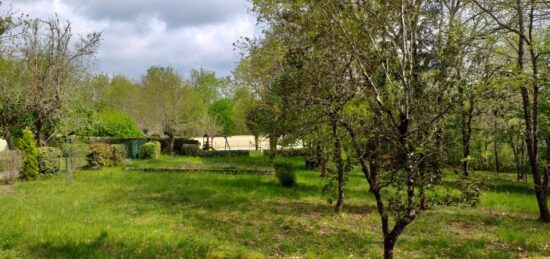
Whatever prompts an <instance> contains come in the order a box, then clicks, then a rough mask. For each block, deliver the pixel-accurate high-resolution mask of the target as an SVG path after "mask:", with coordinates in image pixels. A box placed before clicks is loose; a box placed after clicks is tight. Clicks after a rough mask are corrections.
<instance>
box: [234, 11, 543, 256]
mask: <svg viewBox="0 0 550 259" xmlns="http://www.w3.org/2000/svg"><path fill="white" fill-rule="evenodd" d="M252 3H253V8H252V12H253V13H254V14H255V15H256V16H257V19H258V23H259V24H261V25H262V27H263V28H264V30H263V31H262V32H263V33H262V35H261V36H260V37H257V38H243V39H242V40H241V41H240V42H238V43H237V46H238V47H239V48H240V50H242V54H243V58H242V60H241V62H240V64H239V66H238V67H237V71H240V73H239V78H240V79H241V80H242V82H243V83H244V84H246V85H247V86H248V87H249V88H250V89H253V91H254V93H255V94H256V96H257V97H258V101H257V104H256V109H254V111H253V112H252V113H251V115H250V116H251V118H253V119H252V120H251V121H255V122H257V125H259V126H258V128H259V130H260V131H261V132H262V133H264V134H267V135H268V136H269V137H270V140H272V141H274V142H276V141H283V142H285V141H286V142H293V141H296V140H302V141H304V145H305V146H306V147H307V148H308V149H309V150H310V153H311V154H312V157H313V158H312V160H314V161H315V162H317V163H318V164H319V167H320V169H321V175H322V176H329V177H330V179H332V181H333V182H334V184H332V185H331V186H332V187H331V188H333V189H334V192H335V193H336V194H337V195H336V196H337V198H336V204H335V211H336V212H340V211H341V210H342V207H343V206H344V194H345V183H346V181H347V174H348V172H349V171H350V169H351V168H352V167H354V166H357V167H359V168H360V170H361V172H362V173H363V175H364V178H365V180H366V183H367V184H368V186H369V191H370V192H371V193H372V195H373V197H374V198H375V200H376V206H377V210H378V212H379V214H380V220H381V221H380V224H381V233H382V236H383V238H384V254H385V257H386V258H391V257H392V256H393V248H394V246H395V244H396V241H397V239H398V238H399V236H400V235H401V233H403V231H404V230H405V228H406V227H407V226H408V225H409V224H411V223H412V222H413V221H414V220H415V219H416V218H417V217H418V216H419V215H421V214H422V212H423V211H425V210H428V209H431V208H435V207H437V206H443V205H456V204H460V203H465V202H466V203H471V204H475V203H476V202H478V201H479V187H477V185H476V183H475V180H474V179H473V178H472V177H471V176H470V172H471V171H472V170H492V171H497V172H498V171H501V172H502V171H507V170H515V171H517V173H518V180H520V179H521V180H525V181H526V179H527V175H528V174H529V175H530V178H531V179H532V182H533V188H534V194H535V198H536V200H537V204H538V207H539V212H540V213H539V220H540V221H541V222H545V223H548V222H550V213H549V210H548V204H547V201H548V191H549V188H550V187H549V177H550V167H549V164H550V134H549V133H550V127H549V120H550V114H549V112H548V111H549V106H550V91H549V90H548V86H549V83H550V81H549V79H550V77H549V75H550V62H549V61H550V52H549V50H550V30H549V27H548V20H549V16H550V5H548V3H546V2H540V1H528V0H517V1H505V0H441V1H427V0H388V1H372V0H359V1H357V0H341V1H298V0H275V1H265V0H254V1H252ZM252 115H255V116H252ZM444 169H452V170H453V171H455V173H456V174H457V177H455V178H456V181H454V183H453V186H452V187H450V186H449V184H448V183H446V184H443V182H442V176H443V172H444ZM453 190H454V191H453ZM457 193H459V194H457Z"/></svg>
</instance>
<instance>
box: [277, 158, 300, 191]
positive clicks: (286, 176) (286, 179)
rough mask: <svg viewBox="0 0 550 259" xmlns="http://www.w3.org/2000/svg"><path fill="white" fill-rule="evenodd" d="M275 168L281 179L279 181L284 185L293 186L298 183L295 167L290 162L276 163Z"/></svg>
mask: <svg viewBox="0 0 550 259" xmlns="http://www.w3.org/2000/svg"><path fill="white" fill-rule="evenodd" d="M273 168H274V169H275V175H276V176H277V178H278V179H279V182H280V183H281V185H282V186H284V187H291V186H293V185H294V184H296V173H295V172H294V168H293V167H292V165H291V164H289V163H275V164H274V165H273Z"/></svg>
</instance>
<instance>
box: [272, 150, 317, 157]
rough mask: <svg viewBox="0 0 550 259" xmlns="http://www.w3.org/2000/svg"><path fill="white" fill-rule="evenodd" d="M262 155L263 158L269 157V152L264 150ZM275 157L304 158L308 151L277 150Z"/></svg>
mask: <svg viewBox="0 0 550 259" xmlns="http://www.w3.org/2000/svg"><path fill="white" fill-rule="evenodd" d="M263 153H264V156H270V155H271V150H264V151H263ZM277 155H278V156H282V157H297V156H302V157H305V156H307V155H308V151H307V150H306V149H282V150H277Z"/></svg>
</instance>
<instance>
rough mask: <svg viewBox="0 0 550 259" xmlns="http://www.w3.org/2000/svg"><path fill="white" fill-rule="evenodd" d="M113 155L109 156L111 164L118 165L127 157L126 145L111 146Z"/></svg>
mask: <svg viewBox="0 0 550 259" xmlns="http://www.w3.org/2000/svg"><path fill="white" fill-rule="evenodd" d="M111 147H112V150H113V153H112V156H111V160H112V161H113V164H115V165H120V164H121V163H122V161H124V159H126V157H127V156H128V150H127V148H126V145H123V144H117V145H111Z"/></svg>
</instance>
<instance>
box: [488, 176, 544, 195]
mask: <svg viewBox="0 0 550 259" xmlns="http://www.w3.org/2000/svg"><path fill="white" fill-rule="evenodd" d="M487 188H488V189H489V190H490V191H492V192H499V193H516V194H526V195H531V194H534V193H535V190H534V189H533V186H532V185H529V184H526V183H520V182H514V181H511V180H503V179H497V180H496V181H495V182H493V183H491V184H488V185H487Z"/></svg>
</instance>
